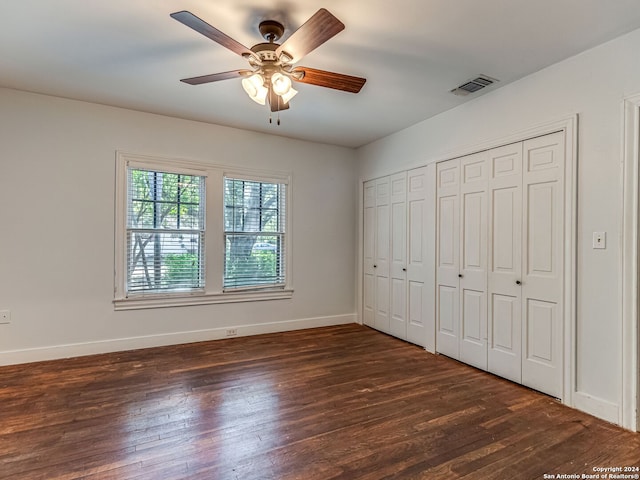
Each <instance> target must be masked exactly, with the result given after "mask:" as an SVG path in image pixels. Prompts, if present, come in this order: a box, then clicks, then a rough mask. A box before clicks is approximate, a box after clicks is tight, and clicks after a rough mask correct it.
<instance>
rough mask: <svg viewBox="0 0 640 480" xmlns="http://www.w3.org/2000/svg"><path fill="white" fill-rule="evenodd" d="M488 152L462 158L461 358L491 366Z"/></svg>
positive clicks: (464, 360) (476, 363) (474, 363)
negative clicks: (488, 324)
mask: <svg viewBox="0 0 640 480" xmlns="http://www.w3.org/2000/svg"><path fill="white" fill-rule="evenodd" d="M487 158H488V155H487V152H481V153H477V154H474V155H469V156H466V157H463V158H461V159H460V171H461V185H460V202H461V210H460V211H461V213H460V239H461V240H460V247H461V248H460V277H459V278H460V283H459V285H460V307H459V314H460V360H462V361H463V362H465V363H468V364H470V365H473V366H475V367H478V368H482V369H484V370H486V368H487V181H488V162H487Z"/></svg>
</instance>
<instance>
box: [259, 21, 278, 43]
mask: <svg viewBox="0 0 640 480" xmlns="http://www.w3.org/2000/svg"><path fill="white" fill-rule="evenodd" d="M258 30H260V35H262V38H264V39H265V40H266V41H267V42H277V41H278V39H279V38H282V35H283V34H284V26H283V25H282V24H281V23H280V22H276V21H275V20H264V21H263V22H260V25H258Z"/></svg>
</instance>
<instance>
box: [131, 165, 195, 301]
mask: <svg viewBox="0 0 640 480" xmlns="http://www.w3.org/2000/svg"><path fill="white" fill-rule="evenodd" d="M127 186H128V187H127V233H126V236H127V239H126V241H127V282H126V291H127V293H142V292H158V291H180V290H194V289H202V288H204V280H205V279H204V234H205V231H204V200H205V177H203V176H196V175H188V174H187V175H185V174H180V173H168V172H161V171H155V170H143V169H139V168H133V167H129V168H128V169H127Z"/></svg>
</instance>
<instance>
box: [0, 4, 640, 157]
mask: <svg viewBox="0 0 640 480" xmlns="http://www.w3.org/2000/svg"><path fill="white" fill-rule="evenodd" d="M0 4H1V5H2V6H3V8H2V12H3V14H2V15H1V16H0V86H4V87H9V88H16V89H21V90H28V91H34V92H41V93H46V94H51V95H57V96H62V97H68V98H75V99H80V100H87V101H91V102H97V103H103V104H108V105H115V106H120V107H126V108H132V109H136V110H142V111H147V112H154V113H159V114H164V115H170V116H175V117H181V118H188V119H193V120H199V121H204V122H210V123H216V124H223V125H230V126H234V127H239V128H244V129H248V130H255V131H261V132H266V133H271V134H276V135H283V136H287V137H292V138H299V139H305V140H313V141H318V142H324V143H330V144H336V145H344V146H350V147H357V146H360V145H363V144H366V143H369V142H371V141H373V140H375V139H378V138H381V137H383V136H386V135H388V134H390V133H393V132H395V131H398V130H401V129H402V128H405V127H407V126H409V125H412V124H414V123H417V122H419V121H421V120H424V119H426V118H429V117H431V116H434V115H436V114H438V113H440V112H443V111H445V110H448V109H451V108H454V107H456V106H457V105H460V104H461V103H463V102H466V101H469V100H471V99H473V98H476V97H477V96H478V95H480V94H482V93H479V94H476V95H470V96H468V97H457V96H454V95H452V94H451V93H449V90H451V89H452V88H454V87H456V86H458V85H459V84H461V83H463V82H464V81H466V80H468V79H470V78H472V77H474V76H475V75H477V74H486V75H489V76H491V77H495V78H498V79H500V80H501V81H500V83H499V84H498V86H497V87H491V88H490V89H493V88H500V87H501V86H504V85H506V84H508V83H510V82H513V81H514V80H517V79H518V78H521V77H523V76H525V75H528V74H530V73H533V72H535V71H537V70H540V69H542V68H544V67H546V66H548V65H551V64H553V63H555V62H558V61H560V60H562V59H565V58H567V57H570V56H572V55H575V54H577V53H579V52H581V51H583V50H585V49H588V48H590V47H592V46H595V45H598V44H600V43H603V42H605V41H607V40H610V39H612V38H615V37H617V36H619V35H622V34H624V33H626V32H629V31H631V30H634V29H636V28H638V27H640V2H639V1H638V0H484V1H481V2H478V1H473V0H455V1H454V0H393V1H389V0H360V1H348V0H322V1H316V0H313V1H311V0H308V1H307V0H283V1H270V0H207V1H203V0H135V1H130V0H109V1H104V2H94V1H87V0H56V1H42V0H11V1H9V0H0ZM321 7H324V8H327V9H328V10H329V11H331V12H332V13H333V14H334V15H335V16H336V17H338V18H339V19H340V20H342V22H343V23H344V24H345V25H346V29H345V30H344V31H343V32H341V33H339V34H338V35H337V36H336V37H334V38H332V39H331V40H329V41H328V42H327V43H325V44H324V45H322V46H320V47H319V48H318V49H317V50H315V51H314V52H312V53H310V54H309V55H308V56H307V57H305V58H304V59H303V60H302V61H301V62H300V63H299V65H304V66H308V67H314V68H320V69H324V70H331V71H335V72H339V73H346V74H351V75H356V76H362V77H366V78H367V83H366V85H365V86H364V88H363V89H362V91H361V92H360V93H359V94H357V95H354V94H350V93H344V92H340V91H336V90H331V89H326V88H321V87H317V86H312V85H304V84H298V85H297V87H296V88H297V89H298V90H299V92H300V93H299V94H298V95H297V96H296V98H295V99H293V100H292V101H291V108H290V110H287V111H285V112H282V114H281V119H282V124H281V125H280V126H276V125H275V123H274V124H271V125H270V124H269V123H268V117H269V113H268V107H262V106H260V105H258V104H256V103H254V102H252V101H251V100H250V99H249V98H248V97H247V96H246V94H245V93H244V91H243V90H242V87H241V84H240V80H239V79H234V80H226V81H223V82H217V83H211V84H206V85H199V86H191V85H186V84H184V83H181V82H180V81H179V79H181V78H185V77H193V76H199V75H205V74H210V73H216V72H222V71H227V70H234V69H238V68H245V67H246V66H247V64H246V62H245V60H244V59H243V58H242V57H239V56H237V55H235V54H234V53H232V52H231V51H229V50H227V49H225V48H224V47H222V46H220V45H218V44H217V43H214V42H212V41H211V40H209V39H207V38H205V37H203V36H202V35H199V34H198V33H196V32H194V31H193V30H191V29H190V28H188V27H186V26H184V25H182V24H181V23H179V22H177V21H175V20H173V19H172V18H170V17H169V14H170V13H172V12H175V11H179V10H189V11H191V12H192V13H194V14H195V15H197V16H199V17H200V18H202V19H203V20H205V21H206V22H208V23H210V24H212V25H213V26H215V27H216V28H218V29H220V30H222V31H223V32H225V33H226V34H227V35H230V36H231V37H233V38H235V39H236V40H238V41H239V42H240V43H242V44H244V45H246V46H247V47H251V46H252V45H253V44H255V43H259V42H261V41H263V40H262V38H261V37H260V35H259V33H258V31H257V25H258V23H259V22H260V21H261V20H263V19H275V20H279V21H281V22H283V23H284V24H285V27H286V28H287V32H286V33H285V39H286V37H287V36H288V35H289V34H291V33H292V31H294V30H295V29H296V28H298V27H299V26H300V25H301V24H302V23H304V22H305V21H306V20H307V19H308V18H309V17H310V16H311V15H313V14H314V13H315V12H316V11H317V10H318V9H319V8H321ZM490 89H489V88H488V89H486V90H487V91H489V90H490ZM0 107H1V106H0Z"/></svg>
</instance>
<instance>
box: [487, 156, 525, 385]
mask: <svg viewBox="0 0 640 480" xmlns="http://www.w3.org/2000/svg"><path fill="white" fill-rule="evenodd" d="M488 155H489V166H490V176H489V228H488V231H489V253H488V262H489V265H488V276H487V281H488V286H487V287H488V292H489V296H488V302H489V312H488V337H489V338H488V365H487V366H488V370H489V371H490V372H492V373H495V374H497V375H500V376H502V377H505V378H508V379H510V380H513V381H515V382H519V383H520V382H521V380H522V312H521V309H522V303H521V290H522V289H521V275H522V219H521V218H522V143H517V144H513V145H507V146H504V147H500V148H496V149H493V150H490V151H489V153H488Z"/></svg>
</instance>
